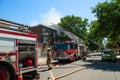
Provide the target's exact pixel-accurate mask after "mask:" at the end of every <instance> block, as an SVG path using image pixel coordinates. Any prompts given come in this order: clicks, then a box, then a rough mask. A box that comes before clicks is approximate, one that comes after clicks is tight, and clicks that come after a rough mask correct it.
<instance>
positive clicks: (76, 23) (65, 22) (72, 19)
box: [58, 15, 88, 40]
mask: <svg viewBox="0 0 120 80" xmlns="http://www.w3.org/2000/svg"><path fill="white" fill-rule="evenodd" d="M87 21H88V19H86V18H85V19H84V20H82V18H81V17H78V16H74V15H67V16H65V17H63V18H61V22H60V23H59V24H58V25H59V26H61V27H63V28H64V29H65V30H67V31H70V32H72V33H73V34H75V35H76V36H78V37H80V38H82V39H83V40H85V38H86V35H87V25H88V22H87Z"/></svg>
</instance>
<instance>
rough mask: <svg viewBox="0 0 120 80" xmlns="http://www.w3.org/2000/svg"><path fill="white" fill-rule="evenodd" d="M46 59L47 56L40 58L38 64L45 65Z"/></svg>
mask: <svg viewBox="0 0 120 80" xmlns="http://www.w3.org/2000/svg"><path fill="white" fill-rule="evenodd" d="M46 60H47V58H46V57H41V58H38V65H39V66H41V65H45V64H46Z"/></svg>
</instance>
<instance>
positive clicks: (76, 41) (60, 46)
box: [53, 26, 87, 61]
mask: <svg viewBox="0 0 120 80" xmlns="http://www.w3.org/2000/svg"><path fill="white" fill-rule="evenodd" d="M57 27H58V28H59V29H60V31H62V33H64V35H66V36H67V37H69V38H70V40H67V41H64V42H61V43H54V44H53V59H55V60H58V61H68V60H69V61H75V60H77V59H80V58H83V57H85V56H86V55H87V46H85V43H84V41H83V40H82V39H80V38H79V37H77V36H76V35H74V34H72V33H71V32H69V31H66V30H64V29H63V28H61V27H59V26H57Z"/></svg>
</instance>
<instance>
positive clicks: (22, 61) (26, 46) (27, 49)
mask: <svg viewBox="0 0 120 80" xmlns="http://www.w3.org/2000/svg"><path fill="white" fill-rule="evenodd" d="M13 27H14V28H13ZM37 60H38V59H37V36H36V35H34V34H32V33H31V32H30V31H28V30H27V27H26V26H24V25H21V24H17V23H14V22H10V21H6V20H1V19H0V80H16V79H17V77H18V74H19V72H20V71H21V72H22V74H23V77H25V76H31V78H34V77H35V76H36V75H37V67H38V63H37V62H38V61H37Z"/></svg>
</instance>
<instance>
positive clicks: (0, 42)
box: [0, 38, 15, 53]
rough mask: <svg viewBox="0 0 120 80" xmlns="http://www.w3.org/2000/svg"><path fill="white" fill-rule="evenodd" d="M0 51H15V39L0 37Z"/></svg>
mask: <svg viewBox="0 0 120 80" xmlns="http://www.w3.org/2000/svg"><path fill="white" fill-rule="evenodd" d="M6 48H7V49H6ZM0 52H6V53H9V52H15V40H14V39H8V38H0Z"/></svg>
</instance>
